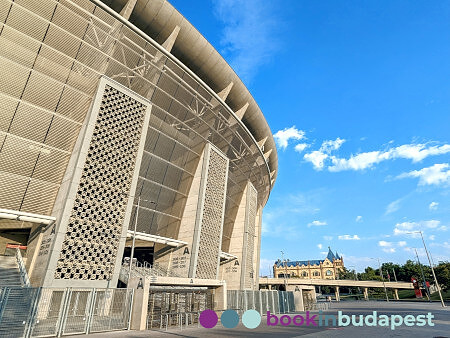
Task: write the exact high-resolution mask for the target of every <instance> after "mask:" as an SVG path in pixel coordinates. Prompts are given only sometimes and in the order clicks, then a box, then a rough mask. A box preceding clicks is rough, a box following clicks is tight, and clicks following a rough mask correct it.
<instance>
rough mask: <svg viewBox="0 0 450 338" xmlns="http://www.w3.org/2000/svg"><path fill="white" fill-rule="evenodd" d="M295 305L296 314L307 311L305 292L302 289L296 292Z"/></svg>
mask: <svg viewBox="0 0 450 338" xmlns="http://www.w3.org/2000/svg"><path fill="white" fill-rule="evenodd" d="M294 305H295V311H296V312H299V311H300V312H303V311H305V305H304V304H303V290H302V289H300V288H298V289H296V290H295V291H294Z"/></svg>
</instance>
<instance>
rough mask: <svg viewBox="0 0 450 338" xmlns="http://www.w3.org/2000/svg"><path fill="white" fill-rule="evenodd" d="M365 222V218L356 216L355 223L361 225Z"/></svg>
mask: <svg viewBox="0 0 450 338" xmlns="http://www.w3.org/2000/svg"><path fill="white" fill-rule="evenodd" d="M362 221H363V217H362V216H356V219H355V222H356V223H359V222H362Z"/></svg>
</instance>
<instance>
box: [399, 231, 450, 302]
mask: <svg viewBox="0 0 450 338" xmlns="http://www.w3.org/2000/svg"><path fill="white" fill-rule="evenodd" d="M407 233H408V234H414V233H420V237H422V243H423V247H424V249H425V252H426V254H427V258H428V263H430V267H431V272H432V273H433V279H434V283H435V285H436V288H437V290H438V293H439V298H441V304H442V307H445V303H444V299H443V298H442V293H441V287H440V286H439V283H438V281H437V278H436V274H435V273H434V269H433V264H431V260H430V255H429V253H428V250H427V246H426V245H425V240H424V239H423V233H422V231H411V232H407Z"/></svg>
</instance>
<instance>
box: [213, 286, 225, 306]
mask: <svg viewBox="0 0 450 338" xmlns="http://www.w3.org/2000/svg"><path fill="white" fill-rule="evenodd" d="M227 308H228V303H227V284H226V283H225V282H224V283H223V285H222V286H219V287H218V288H216V289H215V290H214V310H216V311H217V310H226V309H227Z"/></svg>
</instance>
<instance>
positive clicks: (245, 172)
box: [0, 0, 277, 290]
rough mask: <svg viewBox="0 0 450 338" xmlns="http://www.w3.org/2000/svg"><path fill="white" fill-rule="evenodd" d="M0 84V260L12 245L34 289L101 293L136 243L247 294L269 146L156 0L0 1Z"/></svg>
mask: <svg viewBox="0 0 450 338" xmlns="http://www.w3.org/2000/svg"><path fill="white" fill-rule="evenodd" d="M0 74H1V76H0V116H1V119H0V208H1V210H0V254H3V253H4V252H6V251H8V250H9V249H11V248H14V247H15V246H20V248H22V249H23V250H22V252H23V254H24V256H25V257H26V269H27V271H28V274H29V276H30V279H31V284H32V285H33V286H51V287H67V286H72V287H99V288H102V287H106V286H109V285H114V286H115V285H117V283H118V280H119V274H120V271H121V267H122V262H123V260H124V257H127V256H128V257H129V256H130V251H131V248H130V247H131V245H132V243H134V245H133V247H134V248H135V249H134V254H133V257H135V258H136V259H137V260H138V261H140V262H141V263H143V264H147V263H149V264H152V266H153V267H155V268H158V269H159V271H166V272H167V276H170V277H172V278H173V277H179V278H189V279H190V280H191V281H194V282H195V283H197V281H199V280H224V281H226V284H227V288H228V289H229V290H230V289H231V290H233V289H234V290H238V289H241V290H242V289H258V275H259V271H258V269H259V253H260V239H261V219H262V210H263V207H264V205H265V204H266V202H267V200H268V198H269V194H270V191H271V189H272V186H273V184H274V182H275V179H276V175H277V153H276V149H275V143H274V140H273V136H272V134H271V131H270V129H269V126H268V124H267V122H266V120H265V118H264V116H263V114H262V112H261V110H260V109H259V107H258V105H257V103H256V102H255V100H254V99H253V98H252V96H251V94H250V93H249V91H248V89H247V88H246V87H245V86H244V84H243V83H242V81H241V80H240V79H239V78H238V76H237V75H236V74H235V73H234V72H233V70H232V69H231V67H230V66H229V65H228V64H227V63H226V61H225V60H224V59H223V58H222V57H221V56H220V55H219V53H218V52H217V51H216V50H215V49H214V48H213V47H212V46H211V45H210V44H209V43H208V41H207V40H206V39H205V38H204V37H203V36H202V35H201V34H200V33H199V32H198V31H197V30H196V29H195V27H193V26H192V25H191V24H190V23H189V22H188V21H187V20H186V19H185V18H184V17H183V16H182V15H181V14H180V13H179V12H178V11H177V10H176V9H175V8H174V7H173V6H172V5H171V4H170V3H168V2H167V1H162V0H150V1H148V0H128V1H126V0H103V1H100V0H91V1H89V0H59V1H56V0H15V1H11V0H0ZM195 283H194V284H195Z"/></svg>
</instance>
